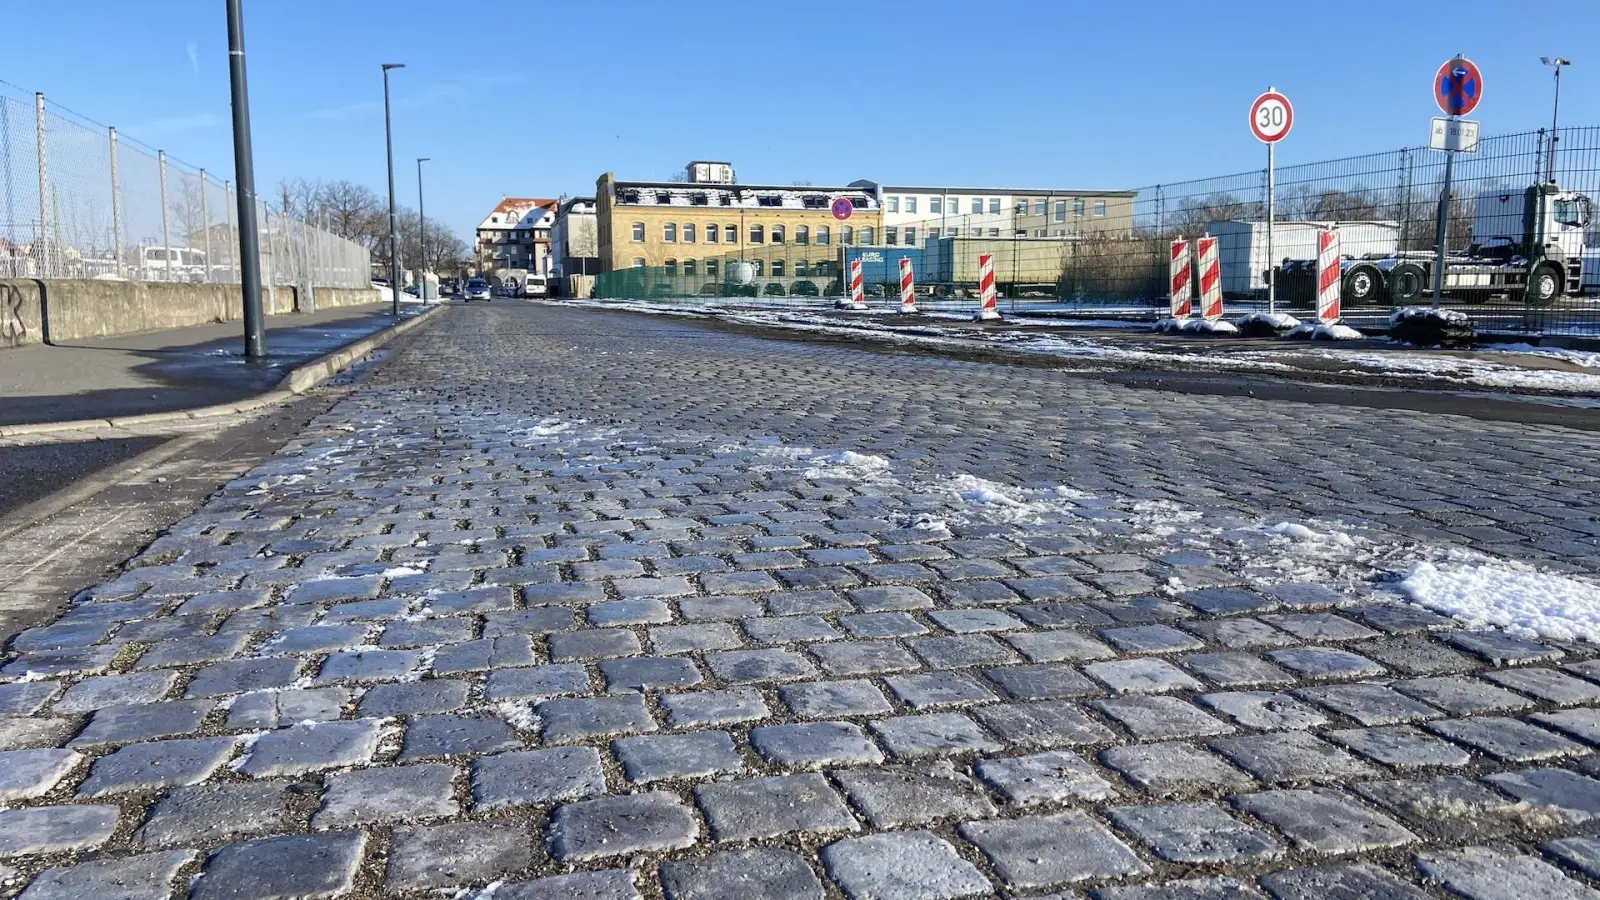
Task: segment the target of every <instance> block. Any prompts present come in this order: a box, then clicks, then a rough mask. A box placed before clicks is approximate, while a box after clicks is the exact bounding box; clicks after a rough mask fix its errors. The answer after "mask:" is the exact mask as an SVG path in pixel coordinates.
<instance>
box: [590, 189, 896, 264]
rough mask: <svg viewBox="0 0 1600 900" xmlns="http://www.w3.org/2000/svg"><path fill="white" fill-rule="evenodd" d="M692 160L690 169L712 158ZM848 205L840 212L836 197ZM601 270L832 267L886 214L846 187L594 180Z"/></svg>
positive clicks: (870, 236) (864, 241)
mask: <svg viewBox="0 0 1600 900" xmlns="http://www.w3.org/2000/svg"><path fill="white" fill-rule="evenodd" d="M718 165H720V166H722V167H723V168H724V169H725V170H726V172H727V177H728V178H730V179H731V177H732V170H731V168H728V167H727V166H726V164H707V163H691V164H690V165H689V177H690V178H691V179H694V178H696V177H697V170H699V172H698V174H699V176H700V177H704V170H705V169H706V168H707V167H708V166H718ZM840 197H843V198H845V199H847V200H849V201H850V203H851V214H850V217H849V218H848V219H846V220H843V221H841V220H839V219H837V218H835V216H834V215H833V212H832V206H833V202H834V201H835V200H837V199H838V198H840ZM595 214H596V226H597V231H598V236H599V243H600V270H601V271H602V272H609V271H613V270H617V269H626V268H630V267H661V268H664V269H666V270H667V271H668V272H669V273H670V274H677V275H683V276H691V277H703V278H704V279H705V280H706V281H708V282H715V281H718V280H720V279H722V278H724V277H725V276H726V274H727V266H728V264H729V263H730V262H733V261H739V260H743V261H748V262H750V263H751V264H752V265H754V266H755V267H756V271H755V273H754V274H755V275H756V276H757V277H759V278H763V279H785V280H794V279H802V278H818V277H821V278H829V277H835V276H837V275H838V265H839V263H838V259H839V248H840V247H841V246H846V245H849V246H856V245H871V244H875V243H877V241H878V240H879V239H880V238H881V235H882V225H883V220H882V213H881V211H880V210H879V208H878V200H877V198H876V197H875V196H874V195H873V194H872V193H870V192H868V191H864V190H862V189H860V188H851V187H812V186H809V185H806V186H793V185H791V186H776V185H753V184H733V183H729V182H718V181H697V180H691V181H687V182H654V181H618V180H616V178H615V177H614V176H613V175H612V174H611V173H610V172H607V173H606V174H604V175H602V176H600V179H599V180H598V181H597V182H596V183H595Z"/></svg>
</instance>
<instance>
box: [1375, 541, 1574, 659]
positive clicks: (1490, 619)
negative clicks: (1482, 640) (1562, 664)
mask: <svg viewBox="0 0 1600 900" xmlns="http://www.w3.org/2000/svg"><path fill="white" fill-rule="evenodd" d="M1460 555H1463V556H1464V555H1466V554H1460ZM1397 587H1398V588H1399V590H1400V591H1401V593H1403V594H1405V595H1406V596H1407V597H1409V598H1410V599H1411V600H1412V601H1413V602H1415V603H1417V604H1420V605H1422V606H1425V607H1427V608H1428V609H1431V610H1434V611H1436V612H1442V613H1447V614H1449V615H1451V616H1453V617H1455V618H1457V619H1459V620H1461V621H1462V622H1465V623H1466V624H1468V625H1470V626H1475V627H1482V626H1486V625H1495V626H1499V627H1500V628H1503V629H1505V630H1506V631H1507V632H1509V633H1511V634H1514V635H1518V636H1520V637H1527V638H1552V639H1554V640H1559V641H1600V585H1597V584H1595V583H1593V582H1590V581H1584V580H1580V579H1577V578H1572V577H1568V576H1566V575H1554V574H1550V573H1546V572H1540V571H1538V570H1536V569H1534V568H1533V567H1532V566H1528V565H1525V564H1523V563H1519V562H1515V561H1510V560H1496V559H1489V558H1487V557H1478V558H1476V559H1472V560H1470V561H1465V560H1458V561H1450V560H1446V561H1441V562H1440V563H1437V564H1435V563H1432V562H1419V563H1417V564H1416V565H1415V566H1413V567H1412V568H1411V571H1410V573H1409V574H1408V575H1407V576H1406V578H1405V580H1404V581H1401V582H1400V583H1399V585H1398V586H1397Z"/></svg>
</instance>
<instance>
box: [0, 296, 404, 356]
mask: <svg viewBox="0 0 1600 900" xmlns="http://www.w3.org/2000/svg"><path fill="white" fill-rule="evenodd" d="M315 296H316V305H317V308H318V309H328V308H332V307H340V306H357V305H361V304H366V303H377V302H379V294H378V292H377V291H375V290H360V289H352V288H318V289H317V290H316V291H315ZM262 306H263V308H264V309H265V310H266V313H267V315H269V316H271V315H286V314H291V313H294V312H295V311H296V291H295V289H294V288H291V287H285V286H281V285H280V286H278V287H276V288H274V289H272V290H271V291H262ZM243 314H244V310H243V308H242V306H241V304H240V302H239V288H238V286H237V285H228V284H173V283H166V282H140V281H90V280H34V279H14V280H0V348H3V347H17V346H21V345H23V344H41V343H63V342H66V341H75V340H86V339H90V338H100V337H111V336H114V335H119V334H137V333H139V332H143V331H160V330H163V329H167V328H184V327H187V326H191V325H210V324H215V323H220V322H231V321H235V320H237V319H239V318H241V317H242V316H243Z"/></svg>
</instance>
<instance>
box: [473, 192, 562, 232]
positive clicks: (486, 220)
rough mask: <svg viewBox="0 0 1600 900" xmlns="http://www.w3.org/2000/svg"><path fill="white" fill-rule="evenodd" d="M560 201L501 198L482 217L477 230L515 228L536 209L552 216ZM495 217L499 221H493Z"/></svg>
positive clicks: (538, 198)
mask: <svg viewBox="0 0 1600 900" xmlns="http://www.w3.org/2000/svg"><path fill="white" fill-rule="evenodd" d="M559 202H560V201H558V200H556V199H554V198H549V197H502V198H500V202H499V203H498V204H496V206H495V208H494V209H492V210H490V211H489V214H488V215H486V216H484V217H483V221H482V222H479V223H478V227H479V228H515V227H516V226H517V225H518V224H519V223H521V222H522V221H523V220H524V219H526V218H527V217H528V214H529V213H531V212H533V211H534V210H536V209H543V210H547V211H549V212H550V213H551V214H554V213H555V211H556V204H557V203H559ZM495 216H500V217H501V219H500V221H498V222H496V221H494V218H495Z"/></svg>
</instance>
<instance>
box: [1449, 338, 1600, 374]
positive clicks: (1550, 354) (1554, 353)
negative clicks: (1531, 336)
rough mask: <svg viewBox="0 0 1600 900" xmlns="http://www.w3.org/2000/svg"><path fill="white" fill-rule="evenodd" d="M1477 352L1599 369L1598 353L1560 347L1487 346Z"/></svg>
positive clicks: (1599, 359)
mask: <svg viewBox="0 0 1600 900" xmlns="http://www.w3.org/2000/svg"><path fill="white" fill-rule="evenodd" d="M1478 349H1479V350H1486V351H1492V352H1495V353H1520V354H1522V355H1524V356H1542V357H1545V358H1546V359H1558V360H1561V361H1562V362H1567V363H1572V364H1573V365H1575V366H1582V367H1583V368H1585V369H1600V353H1585V352H1583V351H1582V350H1567V349H1564V348H1561V347H1535V346H1533V345H1532V344H1489V345H1486V346H1482V347H1479V348H1478Z"/></svg>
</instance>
